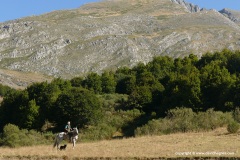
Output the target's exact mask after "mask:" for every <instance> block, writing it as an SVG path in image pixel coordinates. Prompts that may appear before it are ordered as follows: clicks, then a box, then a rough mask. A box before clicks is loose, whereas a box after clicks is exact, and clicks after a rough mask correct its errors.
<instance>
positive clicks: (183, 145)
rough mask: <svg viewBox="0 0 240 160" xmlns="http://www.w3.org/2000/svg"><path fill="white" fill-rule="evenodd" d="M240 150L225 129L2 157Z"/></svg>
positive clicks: (5, 152)
mask: <svg viewBox="0 0 240 160" xmlns="http://www.w3.org/2000/svg"><path fill="white" fill-rule="evenodd" d="M239 149H240V136H239V134H228V133H227V130H226V128H219V129H217V130H214V131H212V132H201V133H177V134H170V135H162V136H145V137H138V138H127V139H121V140H109V141H100V142H91V143H81V142H79V143H78V144H77V146H76V148H75V149H72V148H71V147H70V144H68V147H67V149H66V151H57V150H56V148H55V149H53V148H52V146H50V145H49V146H35V147H21V148H16V149H10V148H1V152H0V158H3V157H34V156H35V157H36V156H37V157H59V158H61V157H65V158H66V157H67V158H68V159H73V158H76V157H77V158H89V157H122V158H127V157H150V158H151V157H181V156H185V157H186V156H191V157H194V156H198V157H202V156H205V157H206V156H208V157H209V156H210V157H212V156H214V157H220V156H224V157H233V156H234V157H240V153H239ZM194 153H195V155H194ZM181 154H182V155H181ZM229 154H230V155H229Z"/></svg>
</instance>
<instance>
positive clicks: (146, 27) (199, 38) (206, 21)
mask: <svg viewBox="0 0 240 160" xmlns="http://www.w3.org/2000/svg"><path fill="white" fill-rule="evenodd" d="M231 13H234V17H235V19H237V18H238V17H239V12H237V11H234V12H232V11H231ZM236 13H238V14H236ZM227 15H228V14H227V13H226V12H224V13H223V12H221V13H220V12H217V11H215V10H204V9H200V8H199V7H198V6H195V5H193V4H189V3H187V2H186V1H184V0H104V1H101V2H98V3H90V4H87V5H84V6H82V7H80V8H78V9H74V10H62V11H55V12H51V13H48V14H44V15H40V16H32V17H25V18H22V19H18V20H14V21H8V22H5V23H0V68H2V69H5V70H6V69H7V70H14V71H18V72H21V73H23V72H27V73H29V72H34V73H40V74H44V75H49V76H54V77H62V78H72V77H74V76H79V75H84V74H86V73H88V72H97V73H101V72H102V71H103V70H114V69H116V68H118V67H120V66H129V67H132V66H134V65H136V64H137V63H139V62H143V63H146V62H149V61H150V60H151V59H152V58H153V57H154V56H159V55H168V56H172V57H184V56H187V55H189V54H191V53H193V54H196V55H198V56H199V57H200V56H201V55H202V54H204V53H206V52H207V51H210V52H214V51H218V50H222V49H223V48H229V49H232V50H238V49H240V40H239V36H240V26H239V23H238V21H235V20H234V18H230V17H232V16H227ZM235 15H236V16H235ZM236 17H237V18H236ZM1 77H2V75H1ZM5 83H6V82H5ZM28 84H29V83H27V84H24V85H23V84H21V85H22V86H26V85H28ZM17 85H18V84H17Z"/></svg>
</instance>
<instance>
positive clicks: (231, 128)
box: [227, 121, 239, 133]
mask: <svg viewBox="0 0 240 160" xmlns="http://www.w3.org/2000/svg"><path fill="white" fill-rule="evenodd" d="M227 130H228V132H229V133H237V131H238V130H239V124H238V123H237V122H236V121H232V122H230V123H229V124H228V126H227Z"/></svg>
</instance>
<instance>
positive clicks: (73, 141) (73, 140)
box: [72, 137, 76, 149]
mask: <svg viewBox="0 0 240 160" xmlns="http://www.w3.org/2000/svg"><path fill="white" fill-rule="evenodd" d="M72 144H73V146H72V148H73V149H74V147H75V144H76V139H75V138H73V137H72Z"/></svg>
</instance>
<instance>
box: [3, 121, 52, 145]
mask: <svg viewBox="0 0 240 160" xmlns="http://www.w3.org/2000/svg"><path fill="white" fill-rule="evenodd" d="M1 137H2V138H1V141H0V145H1V146H8V147H13V148H15V147H20V146H32V145H39V144H48V143H52V141H53V135H52V134H49V133H48V136H47V137H48V139H46V138H45V136H44V134H41V133H39V132H36V131H34V130H29V131H28V130H26V129H19V128H18V127H17V126H15V125H13V124H7V125H6V126H4V128H3V133H2V136H1Z"/></svg>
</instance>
